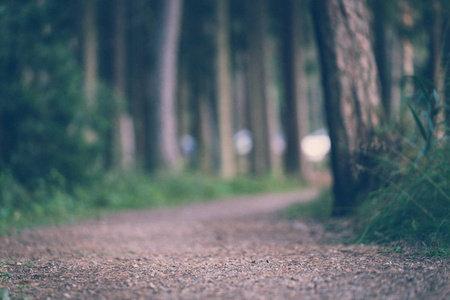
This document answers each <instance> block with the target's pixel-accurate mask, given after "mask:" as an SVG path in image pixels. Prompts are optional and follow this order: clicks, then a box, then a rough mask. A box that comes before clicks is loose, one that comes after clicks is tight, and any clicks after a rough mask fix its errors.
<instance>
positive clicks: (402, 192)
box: [359, 148, 450, 247]
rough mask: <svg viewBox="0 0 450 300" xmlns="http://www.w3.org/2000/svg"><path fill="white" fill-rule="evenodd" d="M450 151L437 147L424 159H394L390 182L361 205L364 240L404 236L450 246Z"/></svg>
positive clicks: (428, 243)
mask: <svg viewBox="0 0 450 300" xmlns="http://www.w3.org/2000/svg"><path fill="white" fill-rule="evenodd" d="M404 159H405V158H404ZM449 162H450V153H449V151H448V148H447V149H446V148H442V149H436V150H434V151H433V152H432V153H430V155H429V156H427V158H426V159H422V160H421V162H420V163H414V162H413V161H406V162H405V161H404V164H401V163H396V164H394V163H392V164H393V166H392V167H393V168H394V169H395V170H392V171H391V172H390V177H385V178H384V179H385V183H386V185H385V186H383V187H382V188H380V189H379V190H377V191H375V192H374V193H372V194H371V195H370V197H369V199H368V200H367V201H366V202H365V203H364V204H363V205H362V206H361V208H360V217H361V219H362V220H364V222H363V224H364V226H363V231H362V234H361V236H360V239H359V240H360V241H361V242H389V241H398V240H404V241H408V242H413V243H417V242H419V243H423V244H425V245H430V246H433V247H434V246H439V245H441V246H444V247H448V246H450V163H449Z"/></svg>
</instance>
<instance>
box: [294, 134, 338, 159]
mask: <svg viewBox="0 0 450 300" xmlns="http://www.w3.org/2000/svg"><path fill="white" fill-rule="evenodd" d="M301 147H302V151H303V153H304V154H305V157H306V159H307V160H309V161H311V162H319V161H321V160H323V159H324V158H325V156H326V155H327V153H328V152H329V151H330V148H331V142H330V138H329V137H328V134H327V133H326V131H325V130H323V129H321V130H318V131H315V132H313V133H311V134H309V135H307V136H305V137H304V138H303V139H302V142H301Z"/></svg>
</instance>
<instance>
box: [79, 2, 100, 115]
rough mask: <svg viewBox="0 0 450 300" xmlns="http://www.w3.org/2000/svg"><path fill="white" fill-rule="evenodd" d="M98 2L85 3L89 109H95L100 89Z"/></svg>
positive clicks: (85, 60) (86, 88)
mask: <svg viewBox="0 0 450 300" xmlns="http://www.w3.org/2000/svg"><path fill="white" fill-rule="evenodd" d="M96 6H97V1H96V0H85V1H84V9H85V11H84V21H83V36H84V49H83V63H84V89H85V95H86V99H87V105H88V108H89V109H94V107H95V105H96V103H95V98H96V93H97V87H98V33H97V23H96V19H97V16H96V14H97V7H96Z"/></svg>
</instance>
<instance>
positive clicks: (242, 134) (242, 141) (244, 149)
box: [234, 129, 253, 155]
mask: <svg viewBox="0 0 450 300" xmlns="http://www.w3.org/2000/svg"><path fill="white" fill-rule="evenodd" d="M234 146H235V148H236V151H237V153H238V154H239V155H247V154H249V153H250V151H252V149H253V137H252V133H251V132H250V131H248V130H247V129H241V130H239V131H238V132H236V134H235V135H234Z"/></svg>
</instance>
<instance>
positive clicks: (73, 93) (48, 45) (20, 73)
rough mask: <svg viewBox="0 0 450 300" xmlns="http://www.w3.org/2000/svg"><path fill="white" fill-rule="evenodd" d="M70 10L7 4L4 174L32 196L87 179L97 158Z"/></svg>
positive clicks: (1, 51)
mask: <svg viewBox="0 0 450 300" xmlns="http://www.w3.org/2000/svg"><path fill="white" fill-rule="evenodd" d="M62 5H67V3H66V4H63V3H59V2H58V1H32V0H28V1H25V0H24V1H5V2H3V3H2V4H1V5H0V34H1V36H2V43H1V45H0V97H1V100H0V171H1V170H3V171H5V170H6V172H9V173H10V175H11V176H13V177H14V178H15V180H17V181H18V182H20V183H21V184H24V185H25V186H26V187H28V188H31V189H35V188H36V189H37V188H39V186H40V185H42V184H44V183H43V182H45V184H47V183H48V182H51V181H52V180H55V179H56V180H60V179H62V180H64V181H66V183H67V184H69V183H71V182H73V181H79V180H82V179H84V178H85V177H86V170H87V169H88V168H87V166H89V165H90V164H91V163H92V158H93V155H92V149H90V147H89V145H88V144H87V143H86V141H85V138H84V135H83V131H82V129H83V128H82V126H81V124H82V122H83V121H84V120H83V118H84V117H83V115H82V114H81V111H82V103H83V99H82V97H81V93H80V84H81V82H80V79H81V76H80V75H81V73H80V71H79V70H78V67H77V62H76V60H75V58H74V56H73V55H72V53H71V52H70V49H69V47H68V46H67V45H68V44H70V39H71V38H72V36H70V35H69V34H68V30H69V28H68V25H67V20H68V18H69V17H70V14H69V12H70V5H69V7H67V8H66V9H64V10H61V6H62ZM61 12H67V13H61ZM55 174H59V175H55ZM56 184H59V182H56ZM0 204H1V203H0Z"/></svg>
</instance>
